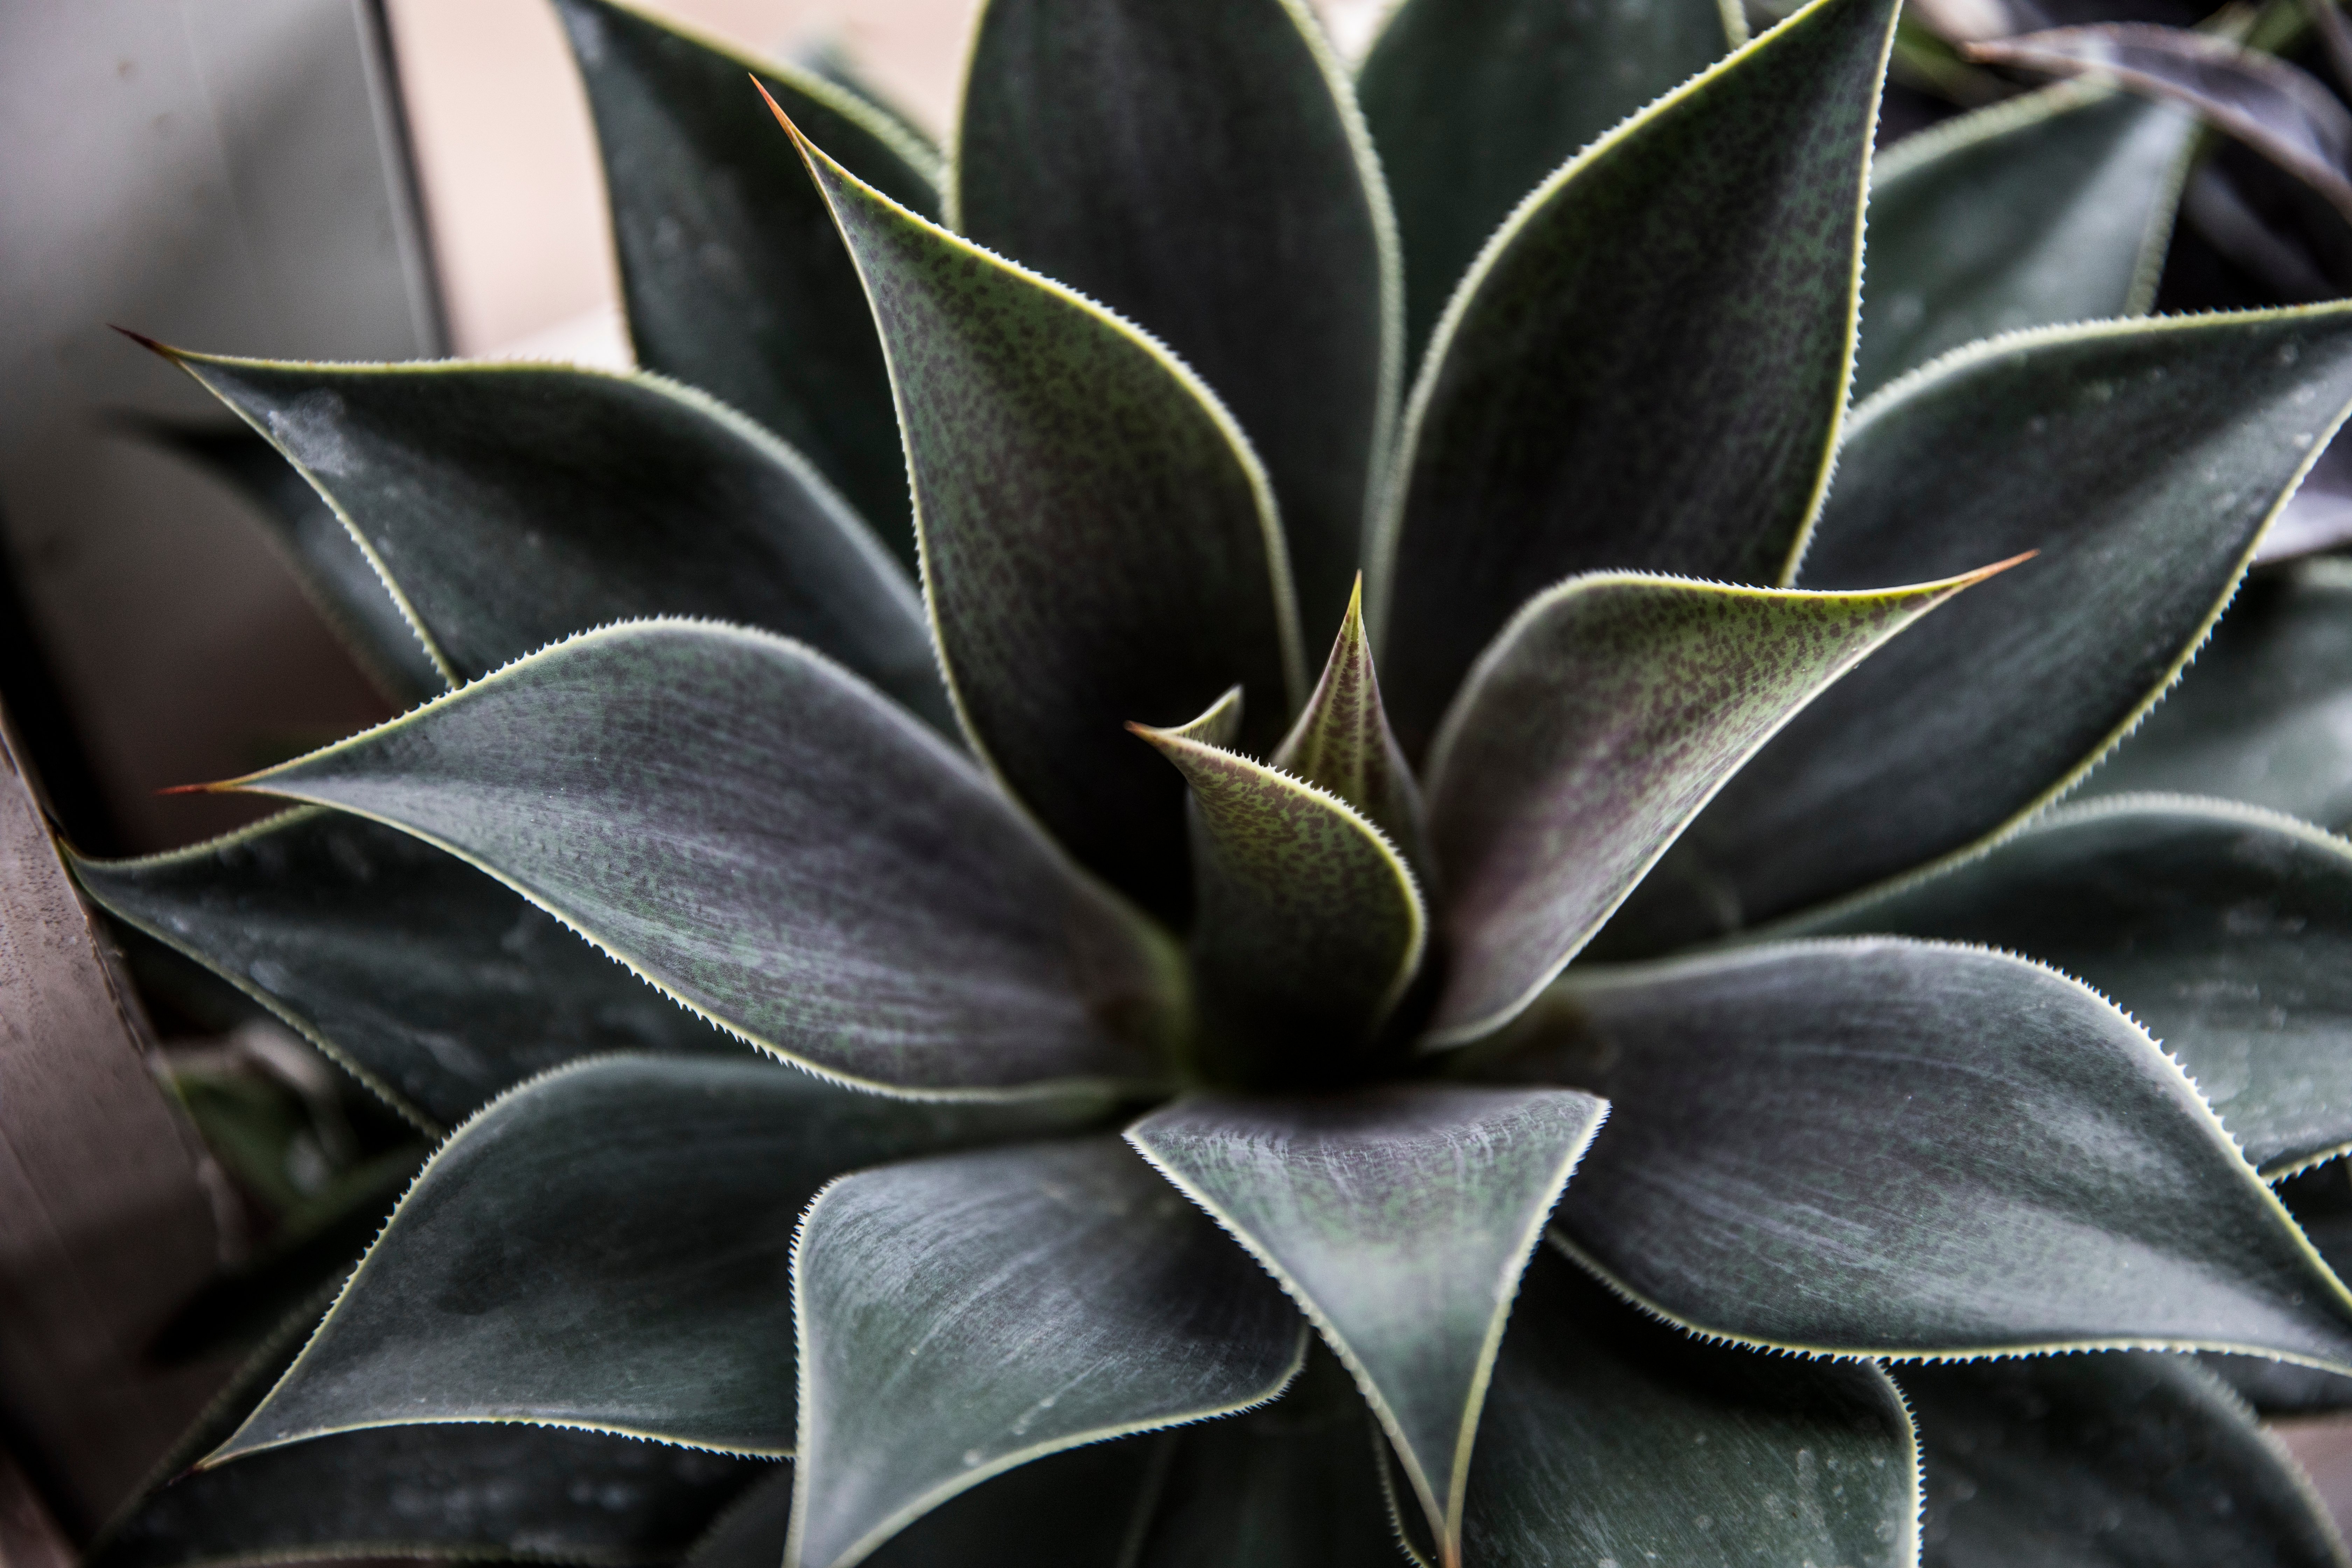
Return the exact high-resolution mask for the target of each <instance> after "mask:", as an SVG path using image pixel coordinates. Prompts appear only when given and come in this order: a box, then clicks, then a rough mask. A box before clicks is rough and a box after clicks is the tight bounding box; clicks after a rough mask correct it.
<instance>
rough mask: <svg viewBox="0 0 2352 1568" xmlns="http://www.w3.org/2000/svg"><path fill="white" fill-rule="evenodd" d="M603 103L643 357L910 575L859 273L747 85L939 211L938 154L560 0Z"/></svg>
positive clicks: (626, 284)
mask: <svg viewBox="0 0 2352 1568" xmlns="http://www.w3.org/2000/svg"><path fill="white" fill-rule="evenodd" d="M556 11H557V14H558V15H559V16H562V19H563V25H564V29H565V31H566V32H567V33H569V34H570V36H571V39H572V57H573V58H574V59H575V60H577V61H578V63H579V66H580V75H581V79H582V80H583V82H584V83H585V84H586V86H587V89H588V106H589V108H590V109H591V110H593V112H594V115H595V121H596V140H597V144H598V146H599V148H600V149H601V150H602V152H603V153H604V185H605V190H606V192H607V194H608V195H609V197H610V200H611V203H612V209H613V240H614V247H615V248H616V249H617V250H618V251H619V253H620V261H621V294H622V299H623V301H624V302H625V305H626V306H627V309H628V317H629V336H630V337H631V339H632V340H634V341H635V344H636V351H637V361H638V363H640V364H643V365H644V366H645V367H646V369H648V370H656V371H660V372H662V373H663V374H667V375H674V376H676V377H677V379H678V380H680V381H683V382H686V383H688V384H690V385H693V386H698V387H701V388H702V389H703V390H704V391H706V392H709V393H710V394H711V395H714V396H716V397H719V398H723V399H724V400H725V401H727V402H728V403H730V404H731V405H734V406H735V407H737V408H740V409H741V410H742V411H743V412H744V413H745V414H748V415H750V416H751V417H752V418H754V419H756V420H758V421H760V422H761V424H763V425H765V426H768V428H770V429H771V430H773V431H774V432H775V433H776V434H777V435H779V436H782V437H783V438H784V439H785V440H787V441H789V442H791V443H792V444H793V447H797V448H798V449H799V450H801V451H803V452H805V453H807V454H808V456H809V458H810V459H811V460H812V461H814V463H815V464H816V466H817V467H818V468H820V469H821V470H823V472H824V475H825V477H826V478H827V479H831V480H832V481H833V482H834V483H835V485H837V486H839V487H840V489H841V491H842V493H843V494H844V495H845V496H846V497H848V499H849V502H850V504H851V505H852V506H854V507H856V509H857V511H858V513H859V514H860V515H861V516H862V517H864V519H865V520H866V521H867V522H868V523H870V524H871V525H872V526H873V528H874V530H875V531H876V533H877V535H878V536H879V537H880V539H881V540H882V542H884V543H885V544H886V545H887V546H888V547H889V548H890V550H891V551H892V552H893V553H895V554H896V555H897V556H898V559H899V560H900V561H902V562H904V563H906V564H907V565H908V567H909V568H912V567H913V566H914V564H915V539H914V531H913V529H912V528H911V527H910V526H909V523H908V509H907V471H906V466H905V463H904V461H903V459H902V458H900V456H899V449H898V426H897V422H896V421H895V420H894V419H893V417H892V416H891V411H890V384H889V380H888V377H887V374H886V373H885V372H884V370H883V365H882V354H881V350H880V348H879V346H878V345H877V343H876V342H875V341H874V330H873V326H872V324H871V322H870V321H869V320H868V318H867V317H866V312H865V310H863V309H862V301H861V300H860V298H859V295H858V288H857V274H856V269H855V268H853V267H852V266H851V265H850V262H849V258H847V257H846V256H845V255H843V254H842V249H841V241H840V239H839V237H837V236H835V233H834V231H833V225H832V223H831V221H830V220H829V219H828V217H827V216H826V213H825V206H824V200H823V199H822V198H821V197H820V196H819V195H818V194H817V192H816V191H815V189H814V187H812V186H811V185H810V184H809V182H808V177H807V175H806V174H805V173H804V172H803V169H802V167H801V162H800V159H799V158H798V157H797V156H795V155H794V154H793V149H792V146H791V144H790V143H789V142H784V141H783V140H782V139H781V138H779V137H778V136H777V134H776V128H775V121H773V120H772V119H770V118H769V115H768V110H767V107H766V106H765V105H764V104H762V103H761V101H760V95H759V94H758V93H757V92H756V91H754V90H753V89H752V87H751V81H750V80H749V78H751V77H752V76H757V77H758V78H759V79H760V81H761V85H762V86H764V87H765V89H767V90H768V91H769V92H771V93H772V94H774V95H775V96H776V98H777V99H778V100H779V101H781V102H782V103H783V104H784V106H785V107H786V109H787V110H788V111H789V112H790V113H791V114H792V115H793V118H794V119H795V120H796V121H799V123H800V124H801V125H802V126H803V127H804V128H805V129H806V130H807V131H808V133H809V134H810V135H811V136H814V138H816V140H817V141H818V142H819V143H820V144H821V145H823V146H824V148H825V149H826V150H827V151H828V152H830V153H832V154H833V155H834V156H835V157H836V158H838V159H840V160H841V161H842V162H843V163H845V164H846V165H848V166H849V167H850V168H852V169H855V170H856V171H857V173H858V174H859V175H860V177H862V178H864V179H866V180H869V181H871V182H873V183H874V184H876V185H877V186H879V187H880V188H881V189H883V190H885V191H887V192H888V193H889V195H890V196H891V199H892V200H894V201H898V202H903V203H906V204H907V205H909V206H912V207H914V208H915V209H916V210H917V211H919V212H921V213H923V214H925V215H926V216H936V215H937V213H938V210H939V209H938V201H939V196H938V188H937V186H936V184H934V181H935V179H936V176H937V174H938V172H939V171H938V160H937V154H936V153H934V152H932V151H931V150H930V149H929V148H927V147H925V146H923V145H922V144H921V143H920V142H916V141H915V140H913V139H912V138H910V137H908V136H907V135H906V134H905V132H902V131H900V130H899V129H898V127H897V126H896V125H895V124H894V123H893V122H892V121H891V120H890V119H889V117H888V116H887V115H884V114H882V113H880V112H878V111H877V110H875V109H873V108H872V107H871V106H870V105H868V104H866V103H865V102H863V101H862V100H859V99H858V97H857V96H856V94H855V93H851V92H848V91H846V90H845V89H841V88H838V87H835V85H834V84H832V83H831V82H828V81H825V80H824V79H821V78H819V77H817V76H815V75H814V74H813V73H811V72H808V71H804V70H801V69H798V68H794V67H792V66H787V65H783V64H780V63H778V62H776V61H772V60H761V59H756V58H749V57H746V56H744V55H741V54H740V53H738V52H737V51H735V50H733V49H731V48H729V47H726V46H724V45H721V44H719V43H716V42H714V41H712V40H709V39H707V38H703V37H698V36H696V35H694V34H691V33H688V32H685V31H681V30H680V29H679V28H677V26H675V25H673V24H671V23H669V22H667V21H661V20H657V19H656V18H655V17H653V16H648V15H646V14H645V13H643V12H640V11H637V10H636V9H635V8H634V7H632V6H627V5H616V4H613V3H612V0H556Z"/></svg>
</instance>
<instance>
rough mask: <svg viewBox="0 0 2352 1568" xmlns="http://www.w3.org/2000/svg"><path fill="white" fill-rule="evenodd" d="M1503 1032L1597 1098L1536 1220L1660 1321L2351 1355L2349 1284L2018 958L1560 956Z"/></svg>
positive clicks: (1757, 951)
mask: <svg viewBox="0 0 2352 1568" xmlns="http://www.w3.org/2000/svg"><path fill="white" fill-rule="evenodd" d="M1518 1033H1519V1036H1520V1038H1519V1040H1518V1041H1517V1042H1516V1043H1513V1042H1505V1043H1503V1044H1502V1045H1500V1046H1498V1047H1495V1050H1496V1057H1497V1058H1499V1061H1498V1062H1496V1064H1494V1065H1490V1066H1489V1068H1487V1070H1488V1071H1490V1072H1494V1071H1500V1070H1508V1071H1510V1072H1512V1073H1513V1075H1514V1076H1516V1077H1517V1078H1519V1079H1533V1080H1537V1081H1543V1082H1553V1083H1579V1084H1581V1085H1583V1086H1584V1087H1586V1088H1589V1089H1592V1090H1593V1091H1594V1092H1595V1093H1599V1094H1604V1095H1607V1096H1608V1097H1609V1099H1610V1100H1611V1102H1612V1110H1611V1113H1610V1121H1609V1125H1608V1127H1607V1128H1606V1129H1605V1130H1604V1131H1602V1133H1601V1136H1600V1138H1599V1139H1597V1140H1596V1141H1595V1142H1594V1143H1593V1147H1592V1152H1591V1153H1590V1154H1589V1155H1587V1156H1586V1157H1585V1160H1584V1163H1583V1167H1582V1169H1580V1171H1579V1172H1578V1173H1577V1179H1576V1183H1575V1185H1574V1186H1572V1187H1571V1188H1570V1190H1569V1194H1568V1196H1567V1199H1566V1201H1564V1202H1563V1203H1562V1204H1561V1205H1560V1210H1559V1215H1558V1217H1557V1221H1556V1223H1557V1225H1558V1226H1559V1232H1557V1233H1556V1234H1560V1235H1564V1236H1565V1237H1567V1238H1568V1240H1569V1241H1570V1243H1572V1245H1573V1246H1574V1247H1575V1248H1576V1250H1577V1251H1578V1253H1579V1254H1580V1256H1582V1257H1584V1258H1587V1259H1589V1260H1590V1261H1591V1262H1592V1263H1593V1264H1594V1266H1595V1267H1597V1268H1601V1270H1603V1271H1604V1272H1606V1273H1607V1274H1608V1275H1610V1276H1611V1277H1612V1278H1613V1279H1616V1280H1618V1281H1620V1282H1621V1283H1622V1287H1623V1288H1624V1289H1626V1290H1627V1291H1628V1293H1630V1294H1632V1295H1633V1297H1635V1298H1636V1299H1637V1300H1641V1301H1643V1302H1644V1303H1646V1304H1648V1305H1650V1306H1652V1307H1653V1308H1654V1309H1655V1310H1658V1311H1660V1312H1661V1313H1662V1314H1664V1315H1665V1316H1667V1317H1669V1318H1672V1319H1674V1320H1675V1321H1678V1322H1684V1323H1688V1324H1692V1325H1694V1326H1696V1327H1697V1328H1699V1329H1701V1330H1703V1331H1707V1332H1713V1333H1720V1334H1723V1335H1726V1336H1727V1337H1729V1338H1733V1339H1737V1340H1740V1341H1744V1342H1749V1343H1755V1344H1767V1345H1779V1346H1785V1347H1791V1348H1801V1349H1805V1350H1817V1351H1834V1352H1851V1353H1858V1354H1887V1355H1896V1356H1913V1355H1938V1354H1947V1353H1949V1354H1978V1353H1983V1352H2003V1351H2027V1350H2049V1349H2059V1348H2076V1349H2081V1348H2088V1347H2093V1346H2132V1347H2141V1348H2151V1349H2153V1348H2165V1347H2181V1348H2190V1347H2193V1348H2202V1349H2238V1350H2252V1351H2254V1352H2257V1353H2270V1354H2277V1355H2279V1356H2281V1357H2283V1358H2284V1359H2289V1360H2299V1361H2304V1362H2308V1363H2315V1364H2320V1365H2327V1366H2335V1367H2339V1368H2352V1295H2347V1293H2346V1291H2345V1289H2344V1287H2343V1286H2341V1285H2339V1284H2337V1283H2336V1278H2335V1276H2334V1275H2332V1274H2330V1273H2329V1272H2328V1271H2327V1270H2326V1268H2325V1267H2324V1266H2323V1265H2322V1263H2321V1262H2320V1259H2319V1257H2318V1255H2317V1254H2316V1253H2315V1252H2313V1251H2312V1249H2311V1247H2310V1246H2309V1245H2308V1244H2307V1243H2306V1242H2305V1240H2304V1239H2303V1236H2302V1234H2301V1233H2300V1232H2299V1231H2297V1230H2296V1229H2295V1228H2294V1225H2293V1224H2292V1223H2291V1222H2290V1221H2289V1220H2288V1218H2287V1215H2286V1211H2285V1210H2284V1208H2282V1207H2280V1206H2279V1202H2278V1200H2277V1198H2275V1197H2273V1195H2272V1194H2271V1191H2270V1189H2269V1188H2268V1187H2266V1186H2265V1185H2263V1181H2262V1178H2261V1177H2259V1176H2257V1175H2256V1174H2255V1173H2254V1171H2253V1167H2252V1166H2251V1165H2249V1164H2247V1163H2245V1161H2244V1160H2242V1158H2240V1156H2239V1154H2238V1152H2237V1150H2236V1148H2235V1147H2234V1146H2233V1145H2232V1144H2231V1142H2230V1138H2229V1134H2228V1133H2226V1132H2225V1131H2222V1129H2221V1123H2220V1122H2219V1121H2216V1120H2215V1119H2214V1117H2213V1114H2212V1112H2211V1111H2210V1110H2207V1109H2206V1107H2205V1102H2204V1101H2203V1100H2200V1099H2199V1098H2198V1095H2197V1092H2196V1090H2195V1089H2193V1088H2192V1087H2190V1085H2189V1080H2188V1079H2187V1078H2186V1077H2184V1076H2183V1075H2182V1074H2181V1071H2180V1069H2179V1068H2178V1067H2177V1066H2175V1065H2174V1064H2173V1062H2172V1061H2171V1059H2170V1058H2168V1057H2166V1056H2165V1055H2164V1053H2163V1052H2162V1051H2160V1050H2159V1049H2158V1048H2157V1047H2156V1046H2155V1044H2154V1043H2153V1042H2151V1041H2150V1040H2149V1039H2148V1037H2147V1036H2146V1035H2145V1034H2143V1033H2142V1032H2141V1031H2140V1030H2139V1029H2137V1028H2136V1027H2135V1026H2133V1025H2132V1024H2131V1022H2130V1021H2129V1020H2128V1019H2126V1018H2125V1017H2124V1016H2122V1015H2121V1014H2120V1013H2117V1012H2116V1010H2115V1009H2114V1008H2113V1007H2112V1006H2110V1005H2108V1004H2107V1003H2106V1002H2105V1000H2104V999H2103V998H2101V997H2100V996H2099V995H2098V994H2096V993H2095V992H2093V991H2091V990H2089V989H2088V988H2086V987H2084V986H2083V985H2081V984H2077V983H2075V982H2074V981H2071V980H2068V979H2066V978H2064V977H2063V976H2062V975H2059V974H2056V973H2053V972H2052V971H2050V970H2047V969H2043V968H2042V967H2040V966H2039V965H2037V964H2033V963H2028V962H2026V961H2025V960H2022V959H2017V958H2011V957H2009V956H2007V955H2006V954H2000V953H1993V952H1984V951H1981V950H1979V949H1974V948H1959V947H1946V946H1941V945H1933V944H1929V943H1925V942H1905V941H1897V940H1893V939H1884V940H1845V941H1832V942H1798V943H1791V944H1788V945H1785V946H1779V947H1763V948H1752V949H1748V950H1745V951H1740V952H1731V953H1726V954H1721V955H1717V956H1712V957H1706V958H1697V959H1691V960H1686V961H1683V962H1679V963H1664V964H1644V965H1640V966H1636V967H1631V968H1627V969H1622V970H1619V971H1616V972H1614V973H1612V972H1610V971H1607V970H1601V971H1597V972H1596V971H1580V970H1571V971H1570V973H1569V975H1568V977H1567V978H1566V979H1564V980H1563V981H1562V982H1561V984H1559V986H1558V987H1556V988H1555V989H1554V990H1553V991H1552V992H1551V993H1550V994H1549V995H1548V996H1547V997H1546V998H1545V1000H1544V1003H1543V1004H1542V1005H1541V1006H1540V1007H1539V1008H1538V1009H1537V1010H1535V1011H1533V1012H1531V1013H1530V1014H1529V1015H1528V1017H1527V1019H1526V1020H1525V1021H1524V1022H1523V1024H1522V1026H1521V1028H1520V1030H1519V1031H1518ZM1504 1064H1507V1066H1505V1065H1504Z"/></svg>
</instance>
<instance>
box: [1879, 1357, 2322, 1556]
mask: <svg viewBox="0 0 2352 1568" xmlns="http://www.w3.org/2000/svg"><path fill="white" fill-rule="evenodd" d="M1895 1379H1896V1381H1897V1382H1899V1383H1900V1384H1902V1385H1903V1392H1904V1393H1905V1394H1907V1395H1909V1397H1910V1401H1911V1408H1912V1411H1913V1413H1914V1414H1915V1415H1916V1416H1917V1418H1918V1423H1919V1443H1920V1447H1921V1448H1922V1450H1923V1452H1924V1457H1925V1458H1926V1460H1927V1521H1926V1528H1925V1531H1924V1533H1925V1536H1926V1547H1927V1551H1926V1553H1925V1556H1924V1559H1923V1561H1924V1563H1926V1565H1927V1568H2084V1565H2098V1564H2108V1563H2113V1564H2115V1565H2116V1568H2124V1565H2125V1564H2129V1565H2130V1568H2206V1565H2207V1564H2210V1563H2231V1564H2242V1565H2243V1568H2342V1564H2343V1563H2344V1562H2345V1556H2344V1548H2343V1546H2342V1544H2341V1543H2340V1542H2338V1541H2337V1540H2336V1528H2335V1526H2334V1525H2333V1524H2331V1523H2330V1522H2329V1521H2328V1519H2327V1514H2326V1510H2325V1509H2323V1508H2322V1507H2321V1506H2320V1503H2319V1500H2318V1499H2317V1498H2316V1497H2315V1496H2314V1495H2313V1493H2312V1490H2311V1483H2310V1482H2309V1481H2307V1480H2305V1479H2304V1478H2303V1476H2302V1474H2301V1473H2300V1472H2299V1471H2298V1470H2297V1469H2296V1468H2295V1466H2294V1461H2293V1460H2292V1459H2290V1458H2287V1456H2286V1454H2285V1453H2284V1451H2283V1449H2282V1448H2281V1447H2280V1446H2279V1443H2278V1441H2277V1439H2276V1438H2274V1437H2272V1436H2270V1435H2269V1434H2267V1433H2265V1432H2264V1431H2263V1429H2262V1428H2261V1427H2259V1426H2256V1425H2255V1424H2254V1422H2253V1419H2252V1413H2251V1412H2249V1411H2248V1410H2247V1409H2246V1407H2245V1405H2243V1404H2242V1402H2241V1401H2240V1400H2239V1399H2238V1397H2237V1396H2236V1395H2235V1394H2231V1392H2230V1391H2229V1390H2228V1389H2227V1388H2225V1387H2223V1386H2222V1385H2221V1383H2220V1382H2219V1381H2218V1380H2217V1379H2215V1378H2214V1376H2213V1375H2212V1374H2211V1373H2209V1372H2206V1371H2205V1370H2204V1369H2203V1368H2201V1367H2200V1366H2199V1365H2197V1363H2195V1362H2194V1361H2192V1360H2190V1359H2189V1358H2188V1357H2186V1356H2174V1355H2155V1354H2149V1353H2146V1352H2140V1353H2133V1352H2108V1353H2105V1354H2102V1355H2079V1356H2044V1357H2036V1358H2032V1359H2029V1360H2021V1361H2004V1362H1984V1363H1964V1364H1958V1365H1950V1366H1902V1367H1897V1368H1895Z"/></svg>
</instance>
